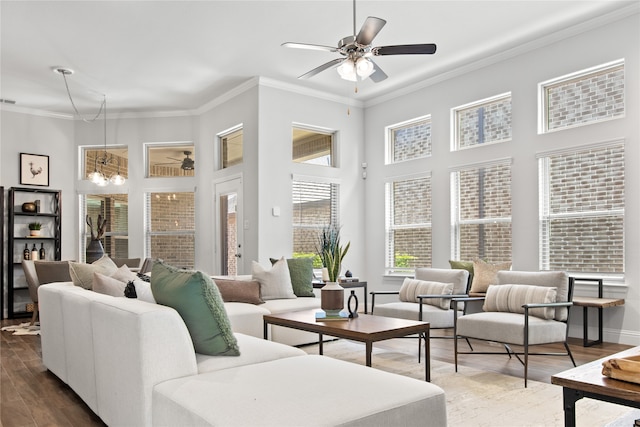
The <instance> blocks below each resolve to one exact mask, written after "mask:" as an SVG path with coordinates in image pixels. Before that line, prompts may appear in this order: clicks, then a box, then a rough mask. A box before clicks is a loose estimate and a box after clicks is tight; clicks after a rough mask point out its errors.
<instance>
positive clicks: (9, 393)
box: [0, 319, 630, 427]
mask: <svg viewBox="0 0 640 427" xmlns="http://www.w3.org/2000/svg"><path fill="white" fill-rule="evenodd" d="M24 321H26V320H25V319H20V320H3V321H2V322H0V323H1V324H2V326H6V325H13V324H17V323H21V322H24ZM438 333H440V331H437V332H435V331H434V333H433V334H434V335H435V334H438ZM0 334H1V337H0V365H1V366H0V426H2V427H14V426H83V427H84V426H104V423H102V421H101V420H100V418H98V417H97V416H96V415H95V414H94V413H93V412H92V411H91V409H89V407H87V405H85V404H84V402H83V401H82V400H81V399H80V398H79V397H78V396H77V395H76V394H75V393H74V392H73V391H72V390H71V389H70V388H69V387H68V386H67V385H65V384H64V383H63V382H62V381H60V380H59V379H58V378H57V377H56V376H55V375H54V374H52V373H51V372H49V371H48V370H47V369H46V368H45V367H44V365H43V364H42V358H41V351H40V337H39V336H33V335H22V336H15V335H12V334H11V333H10V332H1V333H0ZM378 344H379V345H381V346H388V347H392V348H393V347H395V348H398V349H403V351H406V350H407V349H408V348H410V349H415V351H416V353H417V343H416V342H415V340H413V339H411V340H409V339H396V340H390V341H384V342H381V343H377V344H376V345H378ZM461 344H462V343H461ZM473 345H474V348H477V349H485V350H497V351H500V350H501V347H500V346H494V345H489V344H485V343H479V342H474V343H473ZM570 347H571V351H572V352H573V356H574V358H575V359H576V363H577V364H578V365H580V364H583V363H586V362H590V361H592V360H595V359H599V358H601V357H605V356H607V355H610V354H613V353H617V352H619V351H622V350H624V349H627V348H629V347H630V346H627V345H621V344H610V343H604V344H601V345H596V346H593V347H588V348H584V347H582V340H578V339H572V340H571V341H570ZM514 350H516V351H517V350H518V349H517V348H514ZM544 350H545V351H561V350H562V346H561V345H560V346H558V347H556V346H548V347H545V348H544ZM409 351H413V350H409ZM431 357H432V358H433V359H437V360H441V361H445V362H450V363H451V362H453V340H451V339H432V340H431ZM459 363H460V364H461V365H465V366H471V367H474V368H477V369H482V370H486V371H495V372H500V373H503V374H506V375H512V376H516V377H519V378H521V377H522V365H521V364H520V363H519V362H518V361H517V360H515V359H511V360H509V358H508V357H507V356H506V354H505V355H504V356H498V355H492V356H470V355H461V356H460V360H459ZM571 367H572V365H571V361H570V360H569V358H568V357H566V356H565V357H555V356H535V357H532V358H531V359H530V363H529V378H530V379H531V380H535V381H541V382H546V383H549V382H550V377H551V375H553V374H555V373H557V372H561V371H564V370H566V369H569V368H571Z"/></svg>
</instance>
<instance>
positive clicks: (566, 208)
mask: <svg viewBox="0 0 640 427" xmlns="http://www.w3.org/2000/svg"><path fill="white" fill-rule="evenodd" d="M538 165H539V188H540V191H539V192H540V203H539V206H540V269H541V270H565V271H571V272H584V273H596V272H597V273H611V274H619V275H621V274H623V273H624V194H625V188H624V143H622V142H620V141H616V142H614V143H611V144H608V145H605V146H603V145H599V146H597V147H590V148H584V149H581V150H576V151H571V152H559V153H551V154H546V155H543V156H541V157H540V158H539V159H538Z"/></svg>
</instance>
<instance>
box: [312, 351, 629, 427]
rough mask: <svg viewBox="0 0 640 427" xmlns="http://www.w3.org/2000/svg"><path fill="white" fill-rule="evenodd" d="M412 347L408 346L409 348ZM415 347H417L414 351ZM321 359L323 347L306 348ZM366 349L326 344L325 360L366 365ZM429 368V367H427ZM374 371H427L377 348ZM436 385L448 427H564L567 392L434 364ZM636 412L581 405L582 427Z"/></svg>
mask: <svg viewBox="0 0 640 427" xmlns="http://www.w3.org/2000/svg"><path fill="white" fill-rule="evenodd" d="M408 343H409V342H407V344H408ZM412 347H414V346H412ZM303 349H304V350H305V351H307V352H308V353H310V354H318V347H317V346H316V345H314V346H307V347H303ZM364 351H365V350H364V344H360V343H357V342H353V341H347V340H338V341H332V342H329V343H325V345H324V354H325V356H329V357H333V358H336V359H341V360H347V361H350V362H354V363H359V364H364ZM423 363H424V362H423ZM372 365H373V367H374V368H378V369H382V370H384V371H388V372H393V373H396V374H400V375H405V376H409V377H413V378H416V379H419V380H424V365H423V364H418V360H417V357H416V354H412V353H410V351H408V352H407V353H406V354H405V353H401V352H399V351H397V350H388V349H385V348H380V347H375V345H374V350H373V355H372ZM431 382H432V383H433V384H436V385H438V386H439V387H441V388H442V389H443V390H444V391H445V394H446V397H447V419H448V426H449V427H455V426H474V427H499V426H504V427H525V426H527V427H529V426H544V427H548V426H559V427H561V426H564V411H563V409H562V387H559V386H556V385H552V384H545V383H541V382H538V381H531V380H529V381H528V387H527V388H524V381H523V379H522V378H517V377H511V376H507V375H502V374H498V373H494V372H483V371H480V370H477V369H473V368H468V367H465V366H461V365H459V366H458V372H457V373H456V372H455V368H454V366H453V364H450V363H445V362H440V361H437V360H432V362H431ZM631 411H632V409H631V408H628V407H625V406H620V405H614V404H612V403H607V402H601V401H598V400H592V399H581V400H579V401H578V402H577V403H576V423H577V425H578V426H580V427H602V426H604V425H606V424H608V423H611V422H613V421H615V420H617V419H618V418H620V417H622V416H624V415H626V414H628V413H629V412H631Z"/></svg>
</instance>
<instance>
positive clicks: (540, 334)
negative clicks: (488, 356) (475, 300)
mask: <svg viewBox="0 0 640 427" xmlns="http://www.w3.org/2000/svg"><path fill="white" fill-rule="evenodd" d="M376 309H377V307H376ZM457 334H458V335H459V336H463V337H471V338H478V339H481V340H487V341H496V342H501V343H507V344H517V345H524V315H523V314H518V313H506V312H486V313H474V314H468V315H466V316H461V317H459V318H458V324H457ZM566 334H567V325H566V323H563V322H558V321H556V320H545V319H540V318H539V317H534V316H529V344H546V343H554V342H564V341H565V339H566Z"/></svg>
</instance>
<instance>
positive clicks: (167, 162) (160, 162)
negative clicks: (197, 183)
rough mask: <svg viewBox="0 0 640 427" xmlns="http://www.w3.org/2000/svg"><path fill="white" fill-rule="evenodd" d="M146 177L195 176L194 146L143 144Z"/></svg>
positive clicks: (182, 144) (183, 144) (185, 144)
mask: <svg viewBox="0 0 640 427" xmlns="http://www.w3.org/2000/svg"><path fill="white" fill-rule="evenodd" d="M145 147H146V150H147V156H146V158H147V177H149V178H173V177H184V176H195V168H196V157H195V154H196V153H195V146H194V145H193V144H192V143H171V144H165V143H162V144H145Z"/></svg>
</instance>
